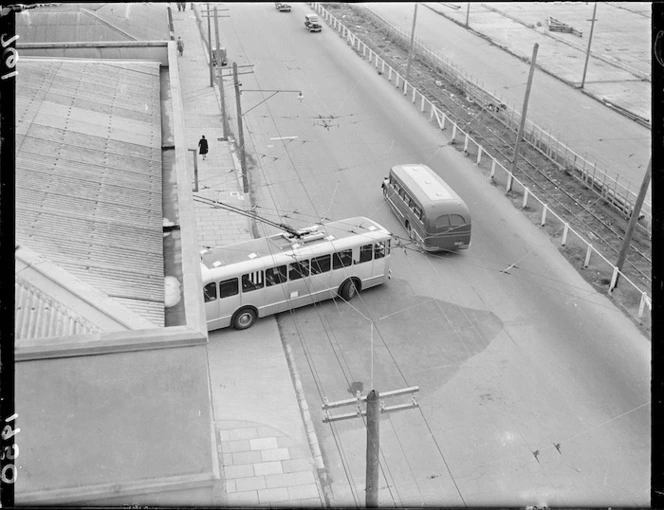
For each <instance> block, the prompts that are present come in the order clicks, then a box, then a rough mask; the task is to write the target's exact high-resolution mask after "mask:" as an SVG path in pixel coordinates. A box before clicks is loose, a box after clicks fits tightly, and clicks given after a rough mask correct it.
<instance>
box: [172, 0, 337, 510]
mask: <svg viewBox="0 0 664 510" xmlns="http://www.w3.org/2000/svg"><path fill="white" fill-rule="evenodd" d="M186 5H187V10H186V11H184V12H180V11H178V9H177V6H176V4H175V3H171V4H170V6H171V12H172V13H173V23H174V28H175V37H176V38H177V37H181V38H182V40H183V41H184V43H185V49H184V55H183V56H182V57H179V58H178V67H179V71H180V80H181V84H180V85H181V90H182V103H183V107H184V114H185V124H186V126H185V132H186V137H187V144H188V148H189V149H196V148H197V146H198V141H199V139H200V138H201V136H202V135H205V138H206V139H207V140H208V144H209V152H208V154H207V158H206V160H205V161H203V159H202V157H200V156H195V152H193V151H192V152H191V153H190V154H191V158H190V159H189V160H188V165H189V166H190V171H191V174H192V176H193V175H194V157H198V192H195V193H194V204H195V207H196V223H197V229H198V240H199V246H200V248H201V249H203V248H206V247H213V246H220V245H222V244H231V243H234V242H238V241H242V240H247V239H252V238H253V235H252V225H251V220H250V219H249V218H247V217H246V216H242V215H240V214H237V213H234V212H229V211H227V210H224V209H219V208H214V207H211V206H209V205H207V204H204V203H201V202H198V201H196V197H197V196H199V197H204V198H207V199H212V200H216V201H219V202H224V203H227V204H230V205H233V206H235V207H240V208H243V209H245V210H248V209H249V208H250V203H249V202H250V200H249V197H248V196H245V195H244V194H243V192H242V185H241V182H242V180H241V174H240V173H239V171H238V169H239V164H238V162H237V157H236V156H235V154H234V152H233V143H232V141H228V140H226V137H227V136H228V134H225V133H224V132H223V126H222V122H221V108H220V103H219V101H218V95H217V94H218V93H217V91H216V90H215V88H213V87H210V75H209V68H208V57H207V51H206V44H205V43H204V42H203V40H202V38H201V33H200V31H199V25H198V21H197V16H198V17H199V20H200V16H201V13H200V11H198V9H199V8H200V6H198V5H197V6H196V7H195V9H196V11H198V12H194V11H192V10H191V4H190V3H187V4H186ZM201 5H205V4H201ZM233 100H234V98H233V97H231V98H230V100H229V99H228V97H227V99H226V102H227V104H228V105H233V104H234V102H233ZM288 352H289V351H288V350H286V351H285V350H284V346H283V345H282V342H281V337H280V334H279V329H278V326H277V322H276V319H275V318H273V317H268V318H265V319H261V320H259V321H258V322H257V323H256V324H255V325H254V326H253V327H251V328H250V329H248V330H245V331H236V330H233V329H224V330H219V331H214V332H212V333H210V338H209V343H208V359H209V370H210V381H211V392H212V402H213V413H214V420H215V433H216V435H217V441H218V445H219V452H218V453H219V466H220V472H221V476H222V481H221V485H220V487H219V490H218V493H217V498H216V501H215V505H219V506H288V507H293V506H306V507H316V506H326V498H325V496H324V491H323V488H322V486H321V483H320V476H324V473H325V470H324V466H323V463H322V455H321V452H320V448H319V446H318V442H317V439H316V436H315V432H314V429H313V423H312V422H311V418H310V415H309V412H308V409H307V407H306V402H305V401H304V398H303V394H302V388H301V385H300V383H299V378H298V376H297V372H296V370H295V369H294V365H293V364H292V363H290V362H289V356H288Z"/></svg>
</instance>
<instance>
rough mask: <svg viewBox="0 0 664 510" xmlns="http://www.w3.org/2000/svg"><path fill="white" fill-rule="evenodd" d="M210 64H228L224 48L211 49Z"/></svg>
mask: <svg viewBox="0 0 664 510" xmlns="http://www.w3.org/2000/svg"><path fill="white" fill-rule="evenodd" d="M212 51H213V53H212V65H215V66H217V65H219V64H221V65H222V66H225V65H228V60H227V58H226V48H224V47H221V48H219V51H217V50H216V49H214V50H212Z"/></svg>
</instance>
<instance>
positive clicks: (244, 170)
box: [233, 62, 249, 193]
mask: <svg viewBox="0 0 664 510" xmlns="http://www.w3.org/2000/svg"><path fill="white" fill-rule="evenodd" d="M233 84H234V85H235V105H236V106H237V133H238V139H239V142H240V168H241V169H242V184H243V187H244V192H245V193H249V179H248V176H247V160H246V156H245V150H244V130H243V128H242V103H241V101H240V82H239V81H238V79H237V63H235V62H233Z"/></svg>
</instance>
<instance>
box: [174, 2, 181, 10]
mask: <svg viewBox="0 0 664 510" xmlns="http://www.w3.org/2000/svg"><path fill="white" fill-rule="evenodd" d="M175 3H176V4H178V12H180V11H182V2H175Z"/></svg>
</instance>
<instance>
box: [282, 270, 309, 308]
mask: <svg viewBox="0 0 664 510" xmlns="http://www.w3.org/2000/svg"><path fill="white" fill-rule="evenodd" d="M286 286H287V289H288V301H289V303H290V307H291V308H296V307H298V306H302V305H306V304H309V303H312V302H313V300H312V298H311V289H310V286H311V282H310V281H309V261H308V260H300V261H297V262H291V263H290V264H288V283H287V284H286Z"/></svg>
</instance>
